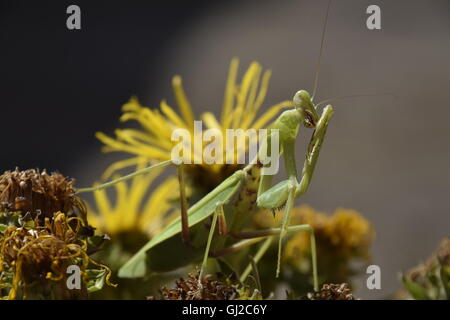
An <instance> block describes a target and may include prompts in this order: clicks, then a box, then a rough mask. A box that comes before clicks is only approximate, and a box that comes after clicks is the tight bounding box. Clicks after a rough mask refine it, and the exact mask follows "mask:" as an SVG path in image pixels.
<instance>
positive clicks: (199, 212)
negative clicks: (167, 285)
mask: <svg viewBox="0 0 450 320" xmlns="http://www.w3.org/2000/svg"><path fill="white" fill-rule="evenodd" d="M329 7H330V3H329V5H328V8H327V17H328V10H329ZM325 21H327V19H326V20H325ZM325 28H326V22H325V26H324V33H323V35H322V45H321V49H320V52H321V53H322V46H323V40H324V34H325ZM321 53H320V55H319V61H318V66H320V56H321ZM317 79H318V72H317V73H316V79H315V85H314V88H315V89H314V92H313V95H312V96H311V95H310V94H309V93H308V92H307V91H305V90H300V91H298V92H297V93H295V95H294V97H293V103H294V108H293V109H291V110H286V111H284V112H283V113H281V114H280V115H279V117H278V118H277V119H276V120H275V121H274V122H273V123H272V124H271V125H270V126H269V127H268V134H267V136H266V137H265V141H263V143H262V146H261V147H260V150H261V149H262V148H267V146H269V145H270V144H271V143H272V140H273V139H274V138H275V137H276V138H277V139H279V150H278V151H279V153H278V154H279V155H280V157H283V160H284V165H285V168H286V172H287V178H286V179H285V180H283V181H281V182H279V183H277V184H275V185H272V180H273V177H274V175H273V174H271V175H268V174H264V172H263V168H264V167H265V166H267V161H266V160H267V159H263V157H264V155H263V153H262V152H260V151H258V153H257V155H256V157H255V158H254V159H253V161H251V162H250V163H249V164H248V165H247V166H245V167H244V168H243V169H241V170H238V171H236V172H234V173H233V174H232V175H231V176H229V177H228V178H227V179H225V180H224V181H223V182H222V183H220V184H219V185H218V186H217V187H216V188H215V189H213V190H212V191H211V192H210V193H208V194H207V195H206V196H204V197H203V198H202V199H200V200H199V201H198V202H196V203H195V204H193V205H192V206H191V207H190V208H188V206H187V200H186V192H185V177H184V172H183V163H182V162H181V161H179V160H167V161H163V162H160V163H157V164H154V165H151V166H149V167H147V168H145V169H142V170H139V171H136V172H134V173H131V174H129V175H126V176H123V177H121V178H119V179H116V180H114V181H110V182H107V183H104V184H102V185H98V186H95V187H91V188H83V189H78V190H77V192H78V193H81V192H91V191H95V190H98V189H103V188H107V187H109V186H112V185H114V184H116V183H118V182H120V181H126V180H129V179H131V178H133V177H134V176H136V175H140V174H144V173H147V172H149V171H151V170H154V169H156V168H162V167H167V166H170V165H175V166H176V167H177V172H178V180H179V184H180V209H181V210H180V211H181V215H180V216H179V217H178V218H177V219H175V220H174V221H173V222H172V223H170V224H169V225H167V226H166V227H165V228H164V229H163V230H162V231H161V232H160V233H159V234H158V235H156V236H155V237H153V238H152V239H151V240H150V241H149V242H148V243H147V244H146V245H145V246H144V247H142V248H141V249H140V250H139V252H137V253H136V254H135V255H134V256H133V257H132V258H131V259H130V260H129V261H128V262H127V263H125V265H123V266H122V268H121V269H120V270H119V277H123V278H138V277H143V276H145V275H146V274H147V272H148V270H149V269H150V270H155V271H162V270H167V269H168V266H167V263H166V265H165V261H164V260H165V259H166V260H167V259H169V258H170V259H171V261H173V259H177V260H179V261H178V262H179V265H183V264H188V263H192V262H194V263H195V262H197V263H199V262H200V261H202V266H201V269H200V276H199V279H201V277H202V274H203V272H204V270H205V267H206V265H207V260H208V257H215V258H220V257H225V256H227V255H230V254H232V253H237V252H239V251H240V250H241V249H243V248H246V247H249V246H251V245H254V244H256V243H259V242H262V241H263V240H264V241H263V243H262V245H260V247H259V248H258V250H257V252H256V254H255V256H254V260H253V261H252V263H249V265H248V266H247V268H245V269H244V271H243V272H241V274H240V278H239V279H240V281H241V282H244V281H245V280H246V278H247V277H248V275H249V274H250V272H251V270H252V266H254V263H257V262H258V261H259V260H260V259H261V257H262V256H263V255H264V253H265V252H266V251H267V249H268V248H269V246H270V245H271V243H272V242H273V240H274V238H276V237H278V258H277V267H276V276H277V277H278V275H279V273H280V268H281V254H282V246H283V240H284V239H285V236H286V235H287V234H288V233H295V232H308V233H309V234H310V245H311V260H312V261H311V266H312V277H313V285H314V290H316V291H317V290H318V289H319V283H318V274H317V255H316V243H315V237H314V230H313V229H312V227H311V226H310V225H307V224H304V225H290V223H289V221H290V216H291V211H292V209H293V206H294V201H295V199H296V198H299V197H300V196H302V195H303V194H304V193H305V192H306V191H307V190H308V187H309V185H310V183H311V179H312V176H313V173H314V169H315V167H316V164H317V160H318V157H319V153H320V150H321V147H322V144H323V142H324V139H325V135H326V132H327V127H328V124H329V121H330V119H331V117H332V115H333V107H332V106H331V105H327V106H326V107H324V108H323V109H322V112H320V111H319V106H318V105H317V104H314V102H313V98H314V94H315V91H316V88H317ZM301 127H305V128H307V129H313V130H314V131H313V133H312V136H311V139H310V142H309V146H308V149H307V152H306V159H305V161H304V164H303V168H302V171H301V174H300V179H299V175H298V171H297V166H296V164H297V163H296V157H295V144H296V139H297V136H298V132H299V129H300V128H301ZM263 163H264V164H263ZM280 208H282V211H283V218H282V222H281V225H280V227H276V228H269V229H262V230H247V229H246V228H245V226H246V223H247V221H248V219H249V217H250V216H251V215H252V214H253V213H255V212H256V211H258V210H260V209H269V210H278V209H280ZM206 223H210V224H209V232H207V233H205V232H204V229H202V228H204V225H205V224H206ZM216 229H217V232H216ZM191 235H193V237H192V238H191ZM180 237H181V239H182V240H183V242H184V243H185V244H186V246H184V247H180V250H177V251H176V252H170V251H169V250H168V248H169V246H168V244H169V243H172V244H173V243H174V241H175V243H176V244H177V245H179V244H180V243H181V241H180ZM205 242H206V245H205ZM172 248H173V247H172ZM172 268H175V265H172Z"/></svg>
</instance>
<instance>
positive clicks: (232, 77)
mask: <svg viewBox="0 0 450 320" xmlns="http://www.w3.org/2000/svg"><path fill="white" fill-rule="evenodd" d="M238 67H239V59H238V58H233V59H232V60H231V63H230V69H229V71H228V78H227V84H226V87H225V96H224V99H223V107H222V115H221V117H220V122H221V124H222V126H223V125H224V123H225V122H227V121H226V119H227V117H229V116H230V114H231V111H232V109H233V104H234V94H235V87H236V77H237V71H238Z"/></svg>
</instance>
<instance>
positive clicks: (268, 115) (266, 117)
mask: <svg viewBox="0 0 450 320" xmlns="http://www.w3.org/2000/svg"><path fill="white" fill-rule="evenodd" d="M292 107H294V103H293V102H292V101H290V100H287V101H283V102H280V103H278V104H276V105H274V106H272V107H270V108H269V110H267V111H266V112H265V113H263V115H262V116H261V117H259V118H258V120H257V121H256V122H255V123H254V124H253V125H252V128H253V129H256V130H258V129H261V128H263V127H264V126H265V125H266V124H267V123H268V122H269V121H270V120H272V119H273V118H274V117H275V116H276V115H277V114H278V113H279V112H280V111H281V110H283V109H287V108H292Z"/></svg>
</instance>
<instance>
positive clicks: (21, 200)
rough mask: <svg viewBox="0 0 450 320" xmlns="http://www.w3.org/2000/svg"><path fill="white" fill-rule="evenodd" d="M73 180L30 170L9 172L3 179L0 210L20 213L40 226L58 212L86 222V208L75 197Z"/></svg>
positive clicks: (0, 186) (0, 183) (1, 180)
mask: <svg viewBox="0 0 450 320" xmlns="http://www.w3.org/2000/svg"><path fill="white" fill-rule="evenodd" d="M73 184H74V180H73V179H69V178H67V177H64V176H63V175H62V174H60V173H56V172H53V173H51V174H48V173H47V172H46V171H45V170H44V171H42V172H40V171H39V170H35V169H29V170H24V171H19V170H18V169H16V170H14V171H6V172H5V173H3V174H2V175H1V176H0V205H1V208H0V211H3V213H5V212H20V214H21V216H22V218H28V219H35V218H36V217H39V221H40V222H41V223H43V222H44V220H45V218H46V217H47V218H51V217H53V214H54V213H55V212H59V211H61V212H64V213H65V214H66V215H68V216H71V217H72V216H78V217H80V218H82V219H83V220H84V221H86V207H85V205H84V203H83V202H82V201H81V200H80V198H78V197H77V196H76V195H75V190H74V187H73Z"/></svg>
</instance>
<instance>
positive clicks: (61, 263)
mask: <svg viewBox="0 0 450 320" xmlns="http://www.w3.org/2000/svg"><path fill="white" fill-rule="evenodd" d="M82 227H83V222H82V220H81V219H80V218H78V217H71V218H68V217H67V216H66V215H65V214H64V213H61V212H58V213H56V214H55V216H54V218H52V219H50V218H45V226H43V227H36V228H28V227H16V226H9V227H7V229H6V230H5V232H4V233H3V235H2V236H1V237H0V280H3V279H2V278H3V277H7V276H8V275H12V284H11V288H10V290H9V293H8V299H15V298H16V295H17V293H18V290H19V289H20V290H21V292H22V296H23V298H27V296H28V291H29V288H30V287H41V288H46V287H51V286H52V282H58V283H59V285H58V289H59V298H65V299H71V298H77V297H85V296H86V294H87V292H86V288H83V290H82V291H79V292H75V291H73V292H72V291H71V290H67V288H66V287H65V286H66V277H67V273H66V270H67V267H68V266H69V265H74V264H76V265H78V266H79V267H80V270H81V271H82V272H84V271H85V270H86V268H87V266H88V265H89V263H92V264H94V265H96V266H100V267H102V268H103V269H105V270H106V271H107V272H108V276H107V278H106V280H107V282H109V276H110V270H109V269H108V268H107V267H106V266H103V265H100V264H98V263H96V262H95V261H93V260H92V259H90V258H89V256H88V254H87V242H86V240H85V237H84V236H83V235H82V234H80V231H81V230H82ZM0 283H3V281H0ZM43 291H44V290H43ZM74 293H75V294H76V295H77V296H74V295H73V294H74ZM80 295H81V296H80Z"/></svg>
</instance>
